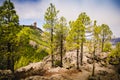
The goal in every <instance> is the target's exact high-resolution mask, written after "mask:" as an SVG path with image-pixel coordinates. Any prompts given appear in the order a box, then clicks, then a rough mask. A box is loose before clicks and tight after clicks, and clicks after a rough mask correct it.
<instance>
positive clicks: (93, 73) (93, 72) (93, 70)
mask: <svg viewBox="0 0 120 80" xmlns="http://www.w3.org/2000/svg"><path fill="white" fill-rule="evenodd" d="M92 76H95V46H94V51H93V69H92Z"/></svg>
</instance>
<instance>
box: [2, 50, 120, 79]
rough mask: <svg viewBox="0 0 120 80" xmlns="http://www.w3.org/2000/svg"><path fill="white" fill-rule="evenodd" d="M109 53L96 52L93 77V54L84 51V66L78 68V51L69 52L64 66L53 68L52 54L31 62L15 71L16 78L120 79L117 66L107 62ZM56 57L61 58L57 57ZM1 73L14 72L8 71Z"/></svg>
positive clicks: (64, 60)
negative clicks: (40, 60) (41, 59)
mask: <svg viewBox="0 0 120 80" xmlns="http://www.w3.org/2000/svg"><path fill="white" fill-rule="evenodd" d="M107 55H108V54H107V53H100V54H98V55H97V54H96V59H95V61H96V63H95V65H96V68H95V76H94V77H92V76H91V74H92V65H93V64H92V63H93V60H92V54H90V53H84V57H83V66H80V69H79V70H77V69H76V51H70V52H67V53H66V54H65V56H64V58H63V63H64V64H63V68H61V67H57V66H56V67H55V68H51V67H50V66H51V59H50V56H47V57H46V58H44V60H43V61H42V62H37V63H30V64H29V65H28V66H25V67H21V68H20V69H17V70H16V71H15V73H14V76H13V77H15V80H120V74H118V73H117V69H116V67H115V66H113V65H110V64H108V63H107V62H106V58H107ZM57 56H58V55H56V56H55V57H56V59H59V57H57ZM3 72H4V71H0V75H5V74H8V73H9V74H10V73H11V74H12V72H10V71H8V72H6V73H4V74H3Z"/></svg>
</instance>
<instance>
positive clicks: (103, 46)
mask: <svg viewBox="0 0 120 80" xmlns="http://www.w3.org/2000/svg"><path fill="white" fill-rule="evenodd" d="M103 49H104V38H103V39H102V52H103Z"/></svg>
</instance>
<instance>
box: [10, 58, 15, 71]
mask: <svg viewBox="0 0 120 80" xmlns="http://www.w3.org/2000/svg"><path fill="white" fill-rule="evenodd" d="M11 70H12V72H13V73H14V56H12V58H11Z"/></svg>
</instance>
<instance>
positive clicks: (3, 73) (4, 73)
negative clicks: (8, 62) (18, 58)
mask: <svg viewBox="0 0 120 80" xmlns="http://www.w3.org/2000/svg"><path fill="white" fill-rule="evenodd" d="M13 78H14V74H13V73H12V71H11V70H0V79H1V80H5V79H13Z"/></svg>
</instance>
